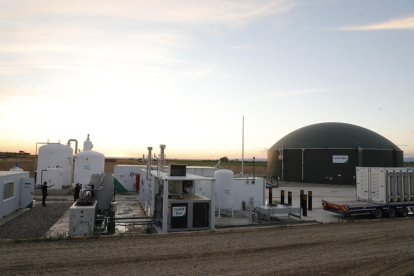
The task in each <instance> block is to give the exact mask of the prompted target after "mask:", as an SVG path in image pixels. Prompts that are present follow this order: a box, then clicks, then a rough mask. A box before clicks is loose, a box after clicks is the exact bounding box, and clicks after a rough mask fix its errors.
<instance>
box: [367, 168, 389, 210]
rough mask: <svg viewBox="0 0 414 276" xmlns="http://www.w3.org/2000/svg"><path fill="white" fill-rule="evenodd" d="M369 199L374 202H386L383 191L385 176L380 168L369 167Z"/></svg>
mask: <svg viewBox="0 0 414 276" xmlns="http://www.w3.org/2000/svg"><path fill="white" fill-rule="evenodd" d="M370 184H371V189H370V191H371V200H372V202H374V203H380V204H383V203H385V202H386V198H385V196H386V191H385V176H384V169H382V168H371V177H370Z"/></svg>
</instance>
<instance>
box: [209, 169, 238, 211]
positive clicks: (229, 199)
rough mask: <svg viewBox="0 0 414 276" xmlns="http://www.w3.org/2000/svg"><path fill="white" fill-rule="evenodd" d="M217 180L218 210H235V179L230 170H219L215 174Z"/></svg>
mask: <svg viewBox="0 0 414 276" xmlns="http://www.w3.org/2000/svg"><path fill="white" fill-rule="evenodd" d="M214 178H215V180H216V208H220V209H233V191H232V189H233V179H234V174H233V172H232V171H230V170H219V171H216V174H215V177H214Z"/></svg>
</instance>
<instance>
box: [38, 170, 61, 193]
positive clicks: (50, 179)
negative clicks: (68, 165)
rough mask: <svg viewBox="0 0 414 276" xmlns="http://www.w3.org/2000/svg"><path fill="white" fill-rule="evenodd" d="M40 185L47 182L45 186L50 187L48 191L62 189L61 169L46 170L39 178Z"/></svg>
mask: <svg viewBox="0 0 414 276" xmlns="http://www.w3.org/2000/svg"><path fill="white" fill-rule="evenodd" d="M39 177H40V178H41V180H42V183H44V182H47V186H52V185H53V187H50V188H49V189H62V185H63V169H62V168H47V169H46V170H44V171H43V173H42V174H41V175H40V176H39Z"/></svg>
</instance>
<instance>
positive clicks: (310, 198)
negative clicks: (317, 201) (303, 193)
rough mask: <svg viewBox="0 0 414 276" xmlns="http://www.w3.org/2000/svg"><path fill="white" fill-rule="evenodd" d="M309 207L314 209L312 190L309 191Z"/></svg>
mask: <svg viewBox="0 0 414 276" xmlns="http://www.w3.org/2000/svg"><path fill="white" fill-rule="evenodd" d="M308 209H309V211H312V191H308Z"/></svg>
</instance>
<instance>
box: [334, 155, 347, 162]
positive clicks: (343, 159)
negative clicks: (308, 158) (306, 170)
mask: <svg viewBox="0 0 414 276" xmlns="http://www.w3.org/2000/svg"><path fill="white" fill-rule="evenodd" d="M332 162H333V163H340V164H348V163H349V159H348V155H333V156H332Z"/></svg>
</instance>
